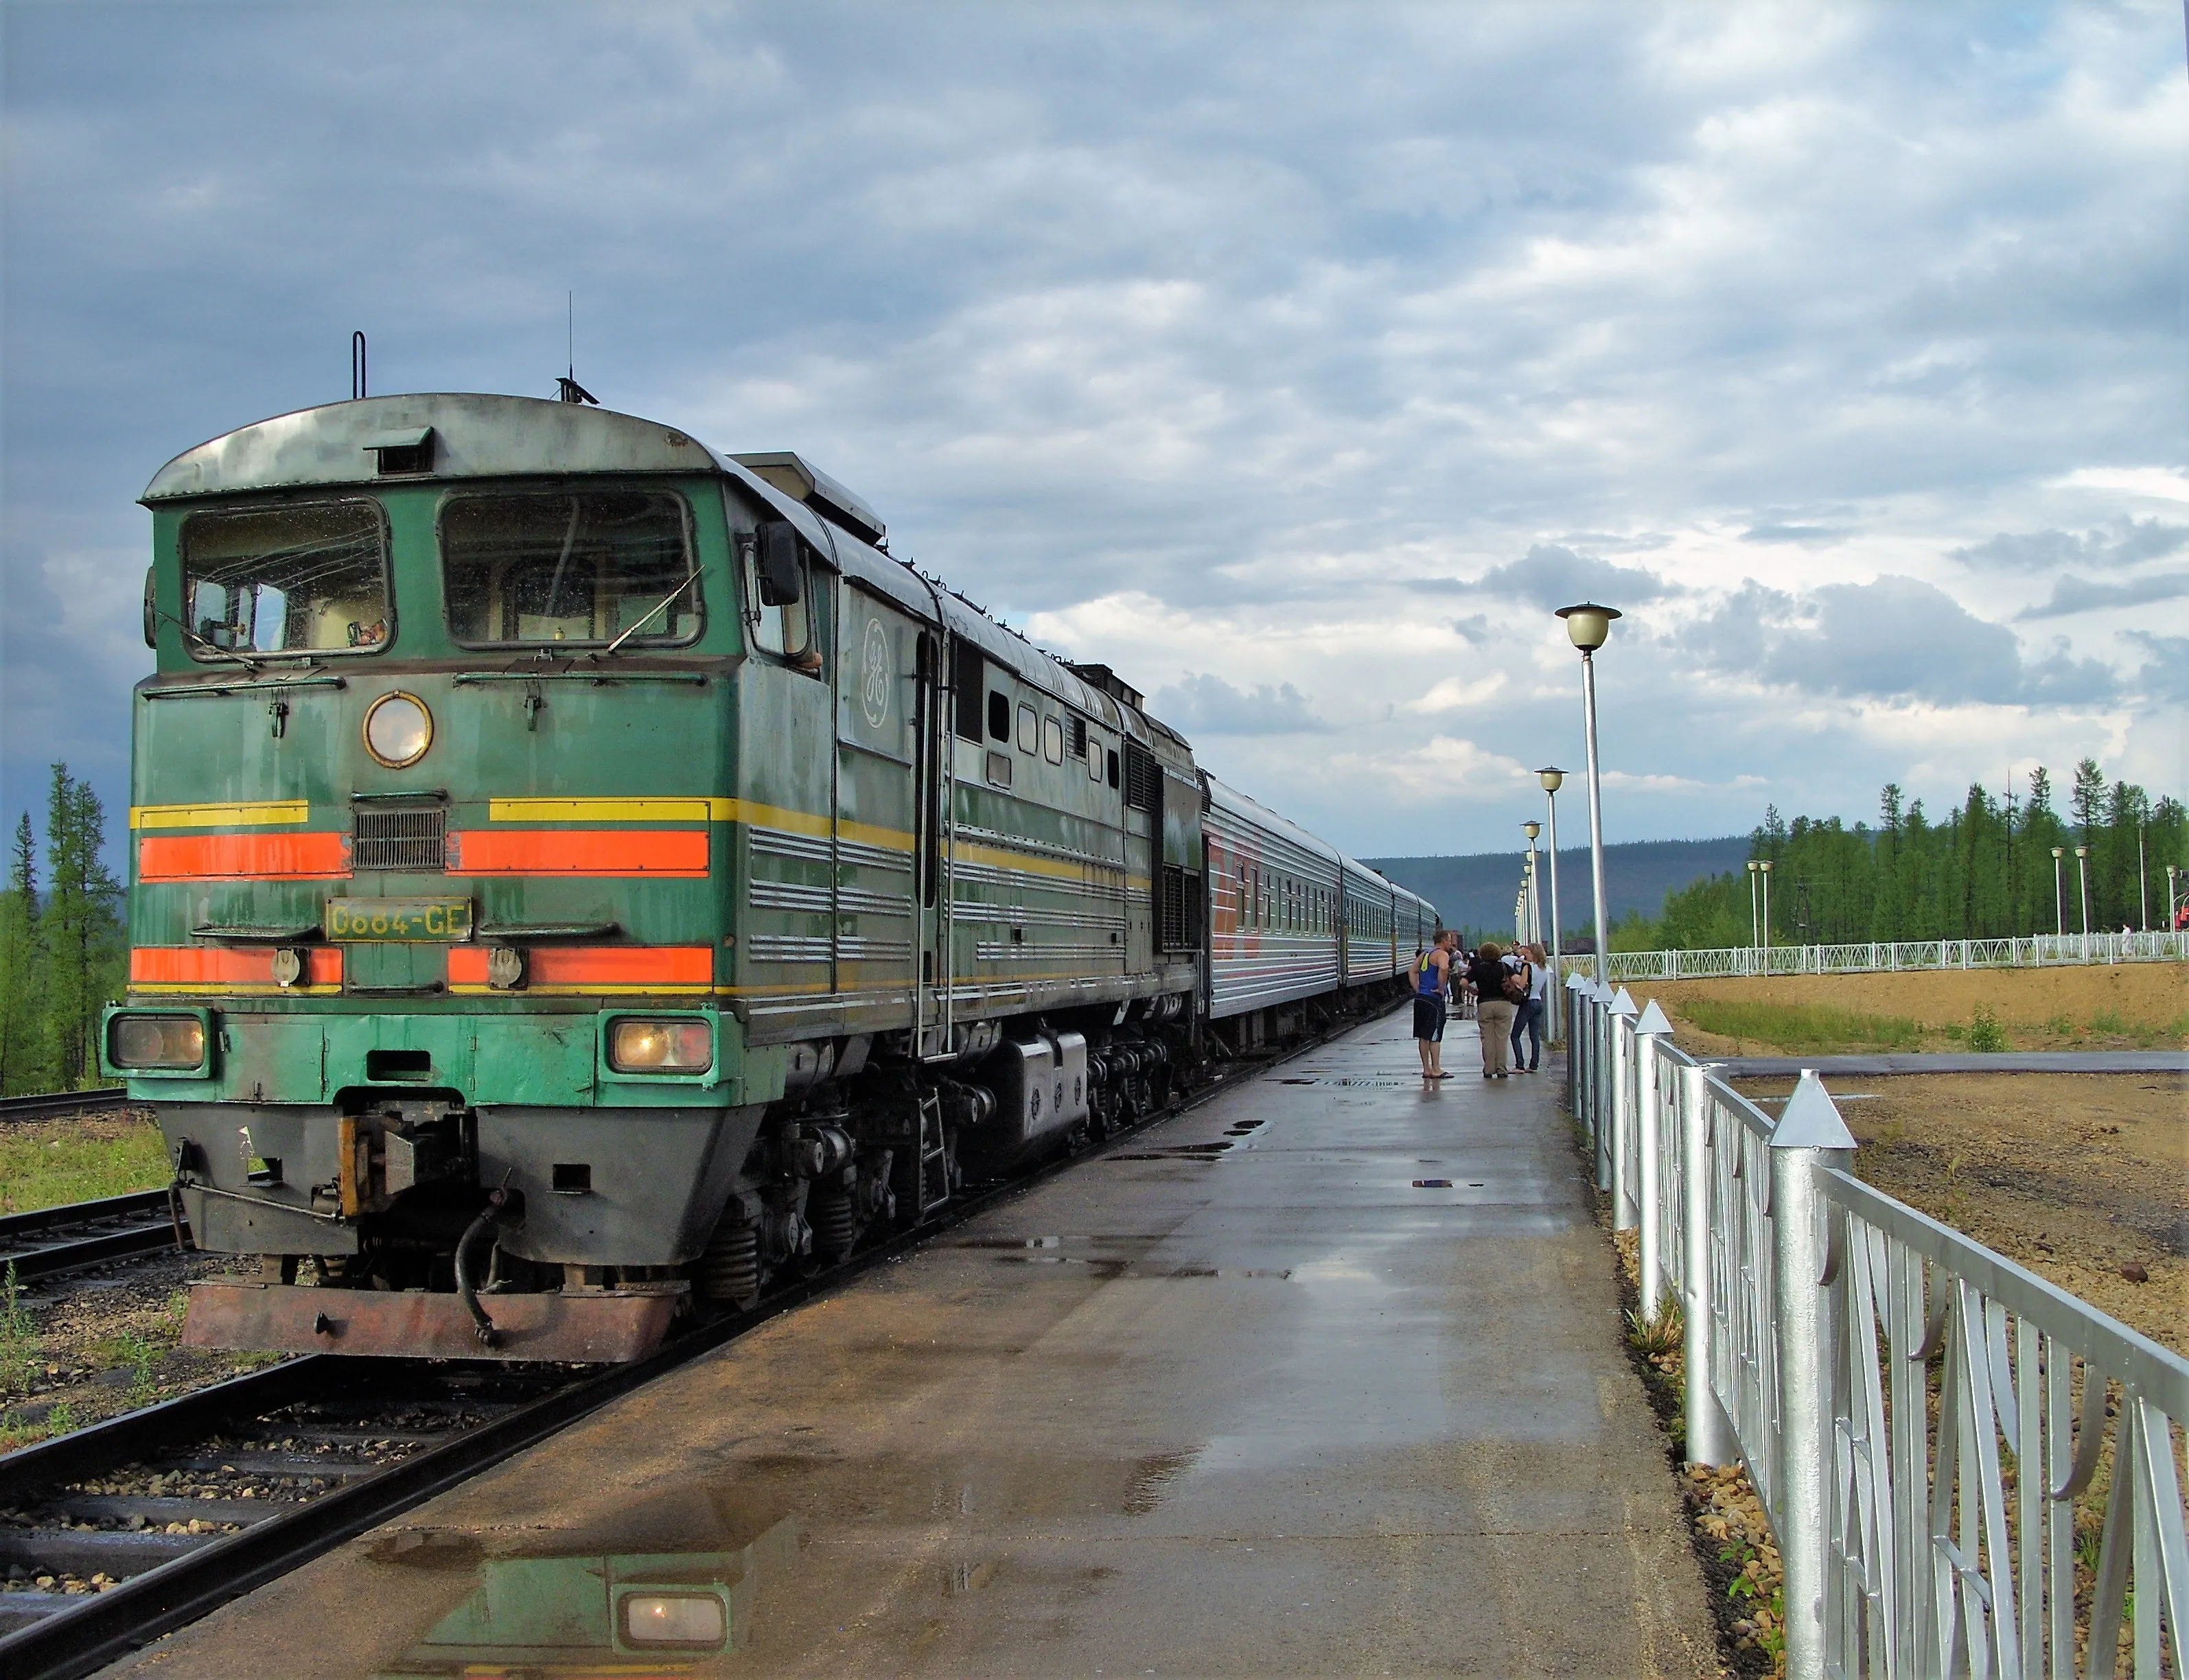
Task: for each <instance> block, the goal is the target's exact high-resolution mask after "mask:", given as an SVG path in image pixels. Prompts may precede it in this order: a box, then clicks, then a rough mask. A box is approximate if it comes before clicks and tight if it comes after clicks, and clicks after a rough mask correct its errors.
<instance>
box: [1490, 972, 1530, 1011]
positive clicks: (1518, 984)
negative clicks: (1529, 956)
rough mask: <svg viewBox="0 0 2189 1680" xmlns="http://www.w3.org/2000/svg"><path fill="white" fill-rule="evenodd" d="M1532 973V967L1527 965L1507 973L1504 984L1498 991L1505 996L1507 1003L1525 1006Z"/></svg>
mask: <svg viewBox="0 0 2189 1680" xmlns="http://www.w3.org/2000/svg"><path fill="white" fill-rule="evenodd" d="M1530 973H1531V970H1530V966H1529V964H1526V963H1523V964H1520V966H1519V968H1517V969H1513V970H1508V971H1507V974H1506V976H1505V979H1504V982H1503V984H1502V985H1501V986H1500V987H1498V990H1499V991H1501V992H1502V993H1504V994H1505V1001H1506V1002H1507V1003H1508V1004H1524V1003H1526V1002H1527V1001H1528V981H1529V977H1530Z"/></svg>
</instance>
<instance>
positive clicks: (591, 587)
mask: <svg viewBox="0 0 2189 1680" xmlns="http://www.w3.org/2000/svg"><path fill="white" fill-rule="evenodd" d="M441 572H442V579H443V587H444V590H445V591H446V593H447V597H448V612H449V633H450V636H453V637H454V638H455V640H456V641H457V642H461V643H462V644H463V645H465V646H466V647H473V648H476V647H493V646H507V645H510V644H512V643H514V644H520V645H522V644H529V643H549V644H551V643H555V642H565V643H575V644H578V645H580V646H582V645H585V644H587V643H592V642H613V641H614V640H615V639H616V638H617V637H618V636H623V635H624V634H625V633H626V632H628V633H629V634H630V636H631V642H632V643H636V644H643V645H647V646H651V647H662V646H670V645H675V644H678V643H682V642H690V641H692V640H693V639H694V638H695V637H696V636H698V635H699V631H700V630H701V629H702V627H703V625H704V619H703V617H702V613H703V608H702V605H701V602H700V599H699V589H698V587H697V585H696V582H694V580H693V556H692V538H691V532H690V529H689V523H688V522H687V519H686V518H685V512H684V501H683V498H682V497H681V496H677V495H668V494H665V493H664V492H661V491H656V490H584V491H579V492H575V493H572V492H568V491H551V492H533V493H521V494H516V495H455V496H451V497H450V498H449V500H448V501H447V502H446V503H445V504H444V506H443V507H442V510H441ZM680 585H682V587H680Z"/></svg>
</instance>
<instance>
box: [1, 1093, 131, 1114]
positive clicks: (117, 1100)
mask: <svg viewBox="0 0 2189 1680" xmlns="http://www.w3.org/2000/svg"><path fill="white" fill-rule="evenodd" d="M128 1106H129V1091H128V1088H127V1086H123V1085H107V1086H103V1087H101V1088H100V1089H97V1090H91V1091H36V1092H33V1093H31V1095H28V1096H20V1097H0V1123H4V1122H7V1121H9V1120H44V1119H47V1118H48V1117H51V1116H54V1115H56V1114H105V1113H108V1112H110V1111H112V1110H114V1109H117V1108H127V1107H128Z"/></svg>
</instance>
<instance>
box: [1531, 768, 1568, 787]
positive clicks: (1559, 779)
mask: <svg viewBox="0 0 2189 1680" xmlns="http://www.w3.org/2000/svg"><path fill="white" fill-rule="evenodd" d="M1565 779H1566V772H1564V771H1563V770H1561V769H1559V768H1558V766H1557V765H1555V764H1547V765H1545V766H1543V767H1542V768H1541V770H1538V771H1537V772H1536V780H1537V781H1539V782H1541V783H1542V784H1543V791H1544V792H1545V793H1547V794H1554V793H1556V792H1558V789H1560V788H1562V787H1564V785H1565Z"/></svg>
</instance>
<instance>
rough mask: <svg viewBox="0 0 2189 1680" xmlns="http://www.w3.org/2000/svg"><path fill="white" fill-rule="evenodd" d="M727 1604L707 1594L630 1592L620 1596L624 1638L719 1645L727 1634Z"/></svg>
mask: <svg viewBox="0 0 2189 1680" xmlns="http://www.w3.org/2000/svg"><path fill="white" fill-rule="evenodd" d="M727 1609H728V1607H727V1605H725V1604H723V1603H722V1601H721V1599H720V1598H715V1597H713V1596H712V1595H711V1594H701V1593H697V1592H631V1593H627V1594H625V1598H624V1600H623V1618H622V1620H623V1637H624V1642H625V1643H626V1644H631V1645H647V1646H659V1645H673V1646H679V1647H682V1648H683V1649H687V1650H696V1649H721V1646H722V1645H723V1644H724V1643H727V1640H728V1639H729V1637H730V1619H729V1615H728V1614H727Z"/></svg>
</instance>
